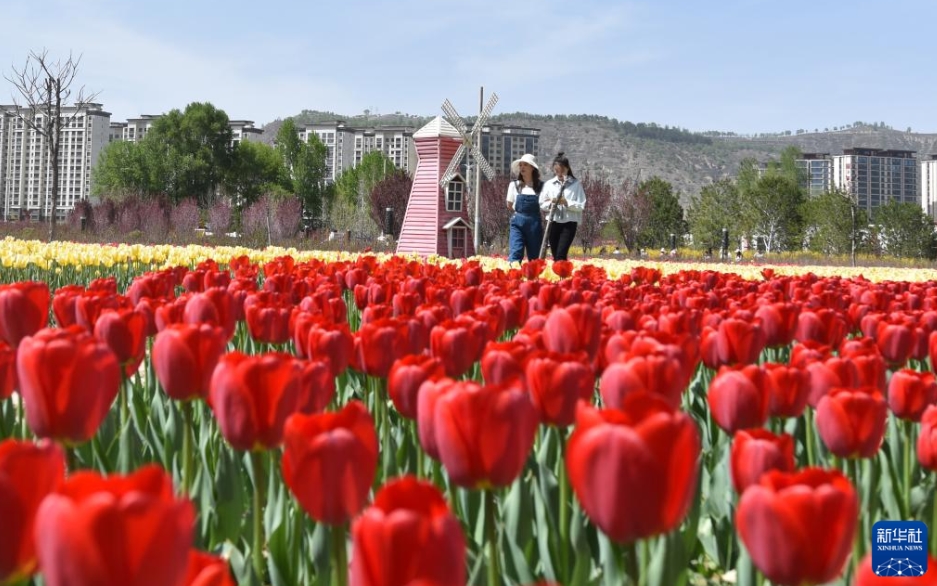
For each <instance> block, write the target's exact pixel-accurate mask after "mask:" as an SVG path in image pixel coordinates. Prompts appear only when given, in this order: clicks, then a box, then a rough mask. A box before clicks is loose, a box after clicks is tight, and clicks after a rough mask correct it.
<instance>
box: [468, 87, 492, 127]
mask: <svg viewBox="0 0 937 586" xmlns="http://www.w3.org/2000/svg"><path fill="white" fill-rule="evenodd" d="M497 103H498V94H491V98H489V99H488V103H487V104H486V105H485V108H484V109H483V110H482V111H481V114H479V115H478V120H476V121H475V124H474V125H473V126H472V130H473V131H474V130H479V129H481V128H482V127H483V126H484V125H485V122H488V117H489V116H491V111H492V110H494V109H495V104H497Z"/></svg>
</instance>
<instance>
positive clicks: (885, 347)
mask: <svg viewBox="0 0 937 586" xmlns="http://www.w3.org/2000/svg"><path fill="white" fill-rule="evenodd" d="M875 341H876V343H878V349H879V350H881V351H882V357H883V358H884V359H885V362H887V363H888V364H890V365H891V366H892V368H900V367H902V366H904V365H905V363H906V362H908V358H910V357H911V352H912V351H913V349H914V329H913V328H911V327H908V326H907V325H905V324H902V323H894V322H887V321H882V322H879V324H878V328H877V331H876V334H875Z"/></svg>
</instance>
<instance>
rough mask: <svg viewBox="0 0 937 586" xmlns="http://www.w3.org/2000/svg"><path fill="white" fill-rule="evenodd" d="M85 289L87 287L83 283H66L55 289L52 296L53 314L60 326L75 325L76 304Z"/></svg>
mask: <svg viewBox="0 0 937 586" xmlns="http://www.w3.org/2000/svg"><path fill="white" fill-rule="evenodd" d="M84 291H85V288H84V287H82V286H81V285H65V286H62V287H59V288H58V289H56V290H55V294H54V295H53V296H52V315H53V316H55V323H56V325H57V326H58V327H60V328H67V327H68V326H71V325H75V323H76V321H75V320H76V317H75V304H76V302H77V300H78V297H79V296H80V295H81V294H82V293H84Z"/></svg>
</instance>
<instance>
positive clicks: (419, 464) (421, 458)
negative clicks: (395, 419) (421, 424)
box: [410, 421, 426, 480]
mask: <svg viewBox="0 0 937 586" xmlns="http://www.w3.org/2000/svg"><path fill="white" fill-rule="evenodd" d="M416 425H417V423H416V421H411V422H410V433H411V434H412V436H413V437H411V439H410V441H412V442H413V444H412V445H413V446H415V447H414V451H415V452H416V477H417V478H419V479H421V480H422V479H424V478H425V477H426V462H425V460H426V454H424V453H423V447H422V446H420V432H419V430H417V427H416Z"/></svg>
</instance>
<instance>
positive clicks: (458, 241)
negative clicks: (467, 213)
mask: <svg viewBox="0 0 937 586" xmlns="http://www.w3.org/2000/svg"><path fill="white" fill-rule="evenodd" d="M464 249H465V228H462V227H454V228H452V250H460V251H461V250H464Z"/></svg>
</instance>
